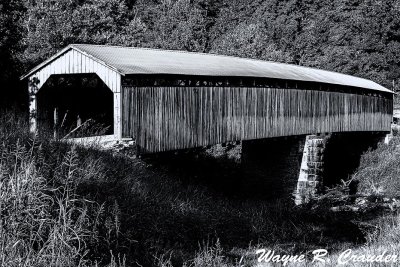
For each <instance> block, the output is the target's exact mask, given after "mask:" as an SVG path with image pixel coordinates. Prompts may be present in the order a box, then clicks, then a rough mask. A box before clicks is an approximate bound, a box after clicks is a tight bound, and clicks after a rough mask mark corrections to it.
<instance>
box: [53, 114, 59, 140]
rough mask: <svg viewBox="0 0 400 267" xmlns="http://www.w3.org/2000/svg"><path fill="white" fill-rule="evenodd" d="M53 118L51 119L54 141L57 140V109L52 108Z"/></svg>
mask: <svg viewBox="0 0 400 267" xmlns="http://www.w3.org/2000/svg"><path fill="white" fill-rule="evenodd" d="M53 115H54V118H53V131H54V133H53V135H54V139H57V138H58V108H57V107H56V108H54V114H53Z"/></svg>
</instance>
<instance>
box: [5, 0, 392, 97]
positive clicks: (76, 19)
mask: <svg viewBox="0 0 400 267" xmlns="http://www.w3.org/2000/svg"><path fill="white" fill-rule="evenodd" d="M0 15H1V16H0V68H1V69H2V70H3V71H2V72H1V74H0V82H1V84H2V91H4V92H5V93H7V94H11V95H14V96H15V97H16V96H19V97H21V96H23V93H21V92H22V89H21V90H19V91H18V90H16V88H17V86H20V87H21V88H23V89H26V88H25V87H24V86H23V85H18V76H19V75H21V74H22V73H23V72H24V71H26V70H27V69H29V68H30V67H33V66H35V65H36V64H38V63H39V62H41V61H43V60H44V59H46V58H48V57H49V56H51V55H53V54H54V53H55V52H57V51H58V50H60V49H61V48H63V47H65V46H67V45H69V44H71V43H91V44H109V45H121V46H138V47H151V48H162V49H180V50H187V51H198V52H206V53H218V54H226V55H234V56H240V57H249V58H257V59H265V60H273V61H278V62H286V63H292V64H299V65H303V66H311V67H317V68H321V69H327V70H333V71H338V72H343V73H347V74H352V75H356V76H360V77H364V78H368V79H372V80H374V81H376V82H378V83H381V84H383V85H384V86H387V87H388V88H393V85H394V86H395V87H396V88H398V83H399V82H400V80H399V78H400V71H399V70H400V68H399V64H400V30H399V29H400V5H399V3H398V1H397V0H387V1H370V0H334V1H328V0H323V1H317V0H308V1H299V0H284V1H280V0H279V1H278V0H257V1H253V0H233V1H232V0H229V1H228V0H214V1H209V0H162V1H156V0H150V1H147V0H146V1H145V0H99V1H92V0H62V1H48V0H35V1H28V0H24V1H20V0H10V1H5V2H4V3H2V4H1V5H0ZM11 29H12V30H11ZM2 94H3V93H2ZM3 99H4V98H3Z"/></svg>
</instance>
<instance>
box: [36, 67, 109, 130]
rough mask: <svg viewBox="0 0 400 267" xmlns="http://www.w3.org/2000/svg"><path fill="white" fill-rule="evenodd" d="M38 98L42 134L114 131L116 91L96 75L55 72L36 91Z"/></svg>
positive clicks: (38, 113)
mask: <svg viewBox="0 0 400 267" xmlns="http://www.w3.org/2000/svg"><path fill="white" fill-rule="evenodd" d="M37 101H38V102H37V108H38V110H37V116H38V126H39V130H40V132H41V134H50V135H54V136H55V137H56V138H63V137H88V136H98V135H107V134H113V93H112V91H111V90H110V89H109V88H108V87H107V86H106V85H105V84H104V83H103V81H102V80H101V79H100V78H99V77H98V76H97V75H95V74H89V75H53V76H51V77H50V78H49V79H48V80H47V81H46V83H45V84H44V85H43V87H42V88H41V89H40V90H39V92H38V93H37Z"/></svg>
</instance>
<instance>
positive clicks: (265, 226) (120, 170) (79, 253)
mask: <svg viewBox="0 0 400 267" xmlns="http://www.w3.org/2000/svg"><path fill="white" fill-rule="evenodd" d="M27 129H28V127H27V122H26V120H24V119H20V118H19V117H18V116H15V115H14V114H11V115H10V114H9V115H7V116H0V140H1V143H0V214H1V216H0V266H35V267H36V266H60V267H61V266H62V267H64V266H99V267H100V266H115V267H117V266H118V267H119V266H168V267H170V266H186V267H189V266H193V267H200V266H243V265H244V266H254V265H255V264H257V263H256V262H255V261H254V256H255V254H254V252H255V250H256V249H257V248H260V247H262V248H272V249H276V250H277V251H281V252H286V253H302V252H306V251H310V250H313V249H315V248H321V247H329V248H330V249H331V250H332V251H333V252H335V251H339V250H341V249H343V248H348V247H354V246H359V245H361V244H372V243H371V242H373V241H372V240H375V239H376V238H386V239H385V240H387V241H385V242H387V244H388V246H389V245H390V244H391V243H390V242H397V241H396V240H397V236H396V235H395V234H393V235H392V236H390V237H389V236H387V237H383V235H382V234H383V232H385V231H386V230H385V229H388V230H391V229H397V228H391V227H392V226H393V227H398V226H397V225H398V224H397V223H396V219H395V218H394V217H393V218H394V219H393V218H392V219H391V223H389V221H387V220H386V219H382V220H381V221H379V222H373V224H374V225H375V226H376V227H373V228H371V229H372V230H368V231H364V230H363V229H362V225H363V224H364V223H365V222H364V219H365V218H363V217H360V216H359V214H354V213H351V212H332V211H331V210H330V209H329V208H324V207H320V208H317V209H310V208H309V207H295V206H294V205H293V204H292V203H290V202H285V201H281V200H264V199H257V198H252V199H247V198H245V197H238V196H235V195H233V194H232V192H231V191H232V190H233V189H235V188H238V190H240V186H237V187H232V188H233V189H232V188H230V190H228V191H227V192H225V191H224V190H223V187H221V186H220V185H217V186H214V183H215V179H218V177H219V174H223V175H224V176H223V177H221V181H222V184H225V183H231V184H233V183H235V182H237V181H236V180H232V179H231V177H233V176H231V175H235V173H236V172H237V171H238V170H240V168H239V167H238V165H237V164H239V163H237V162H236V161H235V160H234V159H232V160H231V159H224V161H223V166H224V167H223V168H221V166H222V165H220V164H219V163H218V161H213V162H211V163H212V166H213V169H212V170H216V171H218V170H219V169H220V170H219V171H220V172H219V173H212V172H213V171H211V170H210V166H211V165H210V164H209V163H210V159H207V158H199V157H200V156H199V155H192V156H193V157H192V156H187V157H186V156H185V157H184V160H181V159H182V156H176V157H174V156H172V155H168V157H167V158H168V159H167V160H165V159H162V158H159V159H131V158H128V157H124V156H123V155H119V154H115V153H109V152H105V151H101V150H98V149H96V148H95V147H91V148H82V147H79V146H74V145H71V144H66V143H61V142H52V141H48V140H42V139H38V138H33V137H31V136H30V135H29V133H28V130H27ZM396 142H397V141H394V143H393V146H390V147H380V148H378V150H377V151H371V152H369V153H368V154H366V155H365V156H364V159H363V163H362V166H361V167H360V169H359V171H358V174H357V175H359V176H357V177H364V178H366V177H369V178H368V180H366V181H362V183H366V184H367V183H368V182H369V183H372V184H374V185H375V187H376V188H381V187H382V185H380V184H379V183H380V182H381V180H379V177H380V178H381V179H382V177H386V176H385V175H382V174H387V179H386V180H387V182H386V185H385V184H384V185H385V186H386V187H382V188H387V189H390V187H391V185H392V183H395V182H396V180H395V179H391V180H390V179H389V178H390V175H393V173H394V172H396V171H397V169H398V167H396V166H397V165H396V164H395V161H396V159H397V158H396V157H395V156H393V155H397V154H396V153H397V152H396V151H397V150H395V147H396V144H397V143H396ZM392 156H393V158H391V157H392ZM387 157H389V159H390V161H389V162H388V161H387ZM226 161H230V164H229V165H226ZM183 163H184V164H183ZM221 164H222V163H221ZM373 164H377V166H378V167H377V168H374V169H368V168H369V167H370V166H371V165H373ZM207 166H208V167H207ZM226 166H229V168H227V167H226ZM396 168H397V169H396ZM376 169H378V170H380V171H379V172H378V171H376ZM194 170H195V171H194ZM361 174H365V175H361ZM367 174H368V175H367ZM210 175H214V176H210ZM371 177H375V178H371ZM357 179H358V178H357ZM386 180H385V181H386ZM238 182H240V181H238ZM362 188H363V187H362V186H361V189H362ZM370 188H372V187H371V186H369V187H368V186H366V187H365V190H366V191H365V192H366V193H369V192H371V190H370ZM367 189H368V190H369V191H368V190H367ZM363 190H364V189H363ZM393 190H394V189H393ZM385 192H386V191H385ZM374 216H375V215H374ZM377 216H378V215H376V216H375V217H374V219H376V217H377ZM378 217H379V216H378ZM366 222H367V224H370V223H372V222H370V218H368V219H366ZM386 226H387V228H385V227H386ZM389 226H390V227H389ZM374 229H375V230H374ZM376 229H381V230H379V231H377V230H376Z"/></svg>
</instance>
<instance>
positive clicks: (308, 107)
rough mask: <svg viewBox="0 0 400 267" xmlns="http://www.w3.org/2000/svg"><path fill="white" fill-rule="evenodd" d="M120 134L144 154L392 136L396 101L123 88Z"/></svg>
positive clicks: (289, 92)
mask: <svg viewBox="0 0 400 267" xmlns="http://www.w3.org/2000/svg"><path fill="white" fill-rule="evenodd" d="M122 98H123V99H122V102H123V104H122V105H123V110H122V113H123V114H122V117H123V121H122V125H123V126H122V131H123V133H122V135H123V136H124V137H134V138H135V139H136V142H137V144H138V146H139V149H140V150H141V152H142V153H153V152H161V151H168V150H176V149H184V148H192V147H199V146H206V145H213V144H218V143H224V142H228V141H236V140H250V139H260V138H267V137H276V136H289V135H301V134H310V133H324V132H347V131H389V130H390V124H391V120H392V113H393V100H392V99H386V98H381V97H375V96H364V95H356V94H346V93H339V92H324V91H313V90H298V89H274V88H245V87H237V88H233V87H125V88H124V90H123V96H122Z"/></svg>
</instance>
